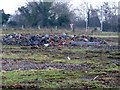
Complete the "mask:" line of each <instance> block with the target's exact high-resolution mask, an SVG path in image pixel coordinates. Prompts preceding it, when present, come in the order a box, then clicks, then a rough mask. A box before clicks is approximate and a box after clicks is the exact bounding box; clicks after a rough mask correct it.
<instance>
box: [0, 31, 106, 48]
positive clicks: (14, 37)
mask: <svg viewBox="0 0 120 90" xmlns="http://www.w3.org/2000/svg"><path fill="white" fill-rule="evenodd" d="M1 42H2V44H4V45H19V46H45V47H49V46H61V45H66V46H68V45H72V46H74V45H98V44H99V45H101V44H106V42H105V41H103V40H100V39H98V38H96V37H91V36H87V35H81V36H78V35H71V36H70V35H67V34H66V33H63V34H61V35H49V34H46V35H41V34H36V35H31V34H19V33H15V32H14V33H13V34H11V35H6V36H4V37H3V38H2V41H1Z"/></svg>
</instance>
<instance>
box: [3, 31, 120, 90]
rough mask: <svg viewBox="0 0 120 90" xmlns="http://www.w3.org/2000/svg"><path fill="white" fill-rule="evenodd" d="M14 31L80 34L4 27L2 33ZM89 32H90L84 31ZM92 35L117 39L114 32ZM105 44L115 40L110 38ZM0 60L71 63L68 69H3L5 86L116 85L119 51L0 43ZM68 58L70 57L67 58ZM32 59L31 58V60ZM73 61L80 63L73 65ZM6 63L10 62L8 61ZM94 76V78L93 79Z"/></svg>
mask: <svg viewBox="0 0 120 90" xmlns="http://www.w3.org/2000/svg"><path fill="white" fill-rule="evenodd" d="M13 32H19V33H23V34H25V33H28V32H30V33H31V34H62V33H63V32H66V33H67V34H70V35H73V34H78V35H81V34H83V33H84V32H80V31H76V32H75V33H73V32H71V31H67V30H65V31H64V30H63V31H60V30H58V31H55V32H51V31H49V32H48V30H44V31H42V30H19V31H18V30H16V31H15V30H8V31H7V30H5V31H3V34H11V33H13ZM86 35H89V33H86ZM94 36H96V37H101V38H108V39H109V38H118V36H117V33H112V32H110V33H108V32H107V33H106V32H99V33H98V32H95V33H94ZM108 43H112V44H114V43H116V41H115V42H112V41H109V42H108ZM2 51H3V56H2V59H3V60H4V59H5V60H6V59H8V60H10V59H11V60H16V59H17V60H20V61H21V62H22V60H24V61H25V60H27V61H30V62H31V63H33V64H34V63H35V64H44V63H49V64H50V63H53V64H54V65H55V64H60V63H63V64H68V65H69V64H72V65H73V67H71V68H72V69H71V68H67V69H56V68H52V67H51V68H50V67H48V69H43V70H25V71H19V70H18V71H17V70H16V71H15V70H14V71H6V72H3V73H1V76H2V84H3V87H4V88H13V89H14V88H15V89H17V88H24V89H25V88H26V87H28V88H29V87H31V88H95V89H96V88H119V87H120V84H119V83H118V82H119V76H120V64H119V58H120V52H119V51H117V50H94V49H92V50H91V49H69V48H60V49H59V48H52V47H48V48H45V47H39V48H37V49H31V48H30V47H27V48H23V47H19V46H14V45H3V46H2ZM68 57H70V60H69V59H68ZM31 60H33V61H31ZM75 64H80V65H81V66H78V67H75V66H74V65H75ZM8 65H9V64H8ZM96 76H97V78H96V79H94V78H95V77H96Z"/></svg>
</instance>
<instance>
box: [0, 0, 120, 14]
mask: <svg viewBox="0 0 120 90" xmlns="http://www.w3.org/2000/svg"><path fill="white" fill-rule="evenodd" d="M27 1H31V0H0V10H1V9H4V11H5V13H7V14H8V13H9V14H14V13H15V11H16V10H17V8H18V7H21V6H24V5H25V3H26V2H27ZM48 1H49V0H48ZM59 1H71V3H72V4H73V5H74V6H78V5H80V2H82V1H87V2H89V3H91V4H92V5H93V6H96V5H100V4H101V2H102V1H110V2H118V1H120V0H59Z"/></svg>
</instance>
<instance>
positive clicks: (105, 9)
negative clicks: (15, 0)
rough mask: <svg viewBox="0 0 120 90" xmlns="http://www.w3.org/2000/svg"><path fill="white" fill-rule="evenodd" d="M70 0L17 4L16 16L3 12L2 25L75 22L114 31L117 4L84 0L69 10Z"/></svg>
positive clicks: (66, 25)
mask: <svg viewBox="0 0 120 90" xmlns="http://www.w3.org/2000/svg"><path fill="white" fill-rule="evenodd" d="M71 8H72V6H71V5H70V4H69V3H64V2H41V1H32V2H28V3H27V4H26V5H25V6H22V7H19V8H18V10H17V11H16V14H15V15H10V14H5V12H4V10H1V11H2V24H3V25H4V24H6V25H8V26H9V27H12V28H19V27H25V28H38V27H39V28H54V27H57V28H69V24H70V23H74V25H75V27H77V28H85V27H86V22H87V25H88V27H94V28H95V27H100V26H101V21H102V24H103V31H117V27H118V24H117V23H118V19H117V17H118V14H117V6H116V5H115V4H113V5H112V6H111V5H110V4H109V3H108V2H104V3H103V4H102V5H101V6H98V7H97V8H93V6H92V5H91V4H88V3H86V2H83V3H82V4H81V5H80V7H79V8H76V9H75V8H74V9H71Z"/></svg>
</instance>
